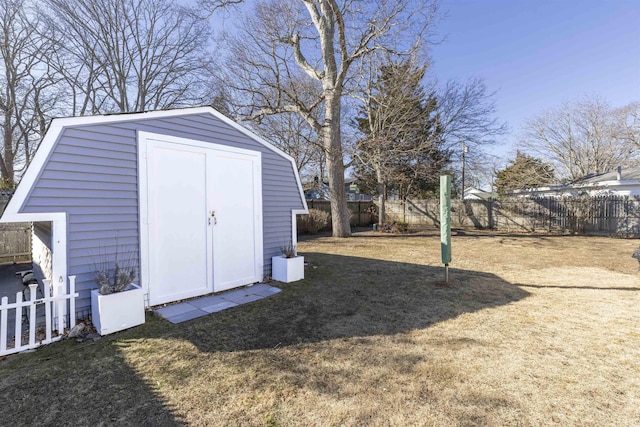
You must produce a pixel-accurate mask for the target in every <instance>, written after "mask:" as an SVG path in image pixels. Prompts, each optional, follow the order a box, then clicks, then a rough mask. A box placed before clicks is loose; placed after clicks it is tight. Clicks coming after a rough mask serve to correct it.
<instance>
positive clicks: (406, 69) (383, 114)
mask: <svg viewBox="0 0 640 427" xmlns="http://www.w3.org/2000/svg"><path fill="white" fill-rule="evenodd" d="M425 70H426V67H424V66H422V67H418V66H415V65H414V62H413V61H411V60H408V61H404V62H398V63H392V62H389V63H387V64H386V65H384V66H382V67H381V68H380V71H379V73H378V75H377V77H376V79H375V81H373V82H372V83H371V85H370V87H369V90H368V93H367V98H366V99H367V103H366V107H365V111H364V113H365V115H364V116H360V117H358V118H356V120H357V123H358V127H359V129H360V131H361V132H362V133H363V134H364V137H363V138H362V139H361V140H360V141H359V142H358V144H357V147H356V152H355V158H356V162H355V165H354V166H355V175H356V177H357V178H358V183H359V185H360V187H361V188H362V189H364V190H368V191H369V192H371V193H373V194H378V195H379V196H380V198H381V205H382V204H383V202H384V199H385V198H386V196H387V194H388V193H389V192H391V191H393V192H394V193H396V194H397V195H398V196H400V197H401V198H404V197H409V196H411V197H420V196H423V195H425V194H428V193H430V192H434V191H436V190H437V187H438V182H439V178H438V176H439V173H440V171H441V170H442V169H443V168H444V167H445V166H446V164H447V163H448V157H449V156H448V154H447V153H446V152H443V151H442V149H441V138H440V132H439V129H438V126H437V120H436V114H435V112H436V107H437V101H436V97H435V95H434V94H433V93H429V94H427V92H426V91H425V89H424V88H423V86H422V85H421V80H422V78H423V77H424V73H425ZM382 220H383V214H382V213H381V221H382Z"/></svg>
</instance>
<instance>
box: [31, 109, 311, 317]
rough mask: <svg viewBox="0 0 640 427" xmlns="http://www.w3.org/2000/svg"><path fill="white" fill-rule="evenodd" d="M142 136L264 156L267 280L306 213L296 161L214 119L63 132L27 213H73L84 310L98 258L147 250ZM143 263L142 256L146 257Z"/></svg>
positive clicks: (71, 260)
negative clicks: (294, 219)
mask: <svg viewBox="0 0 640 427" xmlns="http://www.w3.org/2000/svg"><path fill="white" fill-rule="evenodd" d="M137 131H146V132H153V133H158V134H165V135H171V136H176V137H181V138H190V139H195V140H199V141H206V142H211V143H216V144H222V145H229V146H233V147H238V148H245V149H249V150H255V151H260V152H261V153H262V203H263V234H264V237H263V245H264V248H263V251H264V274H265V275H269V274H270V273H271V257H272V256H274V255H277V254H279V253H280V247H281V246H282V244H283V243H285V242H286V241H287V240H288V239H289V236H290V235H291V226H292V224H291V210H292V209H303V207H304V206H303V202H302V200H301V198H300V192H299V190H298V187H297V183H296V180H295V174H294V171H293V167H292V165H291V162H289V161H288V160H287V159H285V158H283V157H281V156H280V155H278V154H277V153H275V152H273V151H271V150H269V149H268V148H266V147H265V146H263V145H262V144H260V143H258V142H257V141H254V140H253V139H252V138H250V137H248V136H247V135H245V134H243V133H242V132H240V131H238V130H237V129H234V128H233V127H231V126H229V125H227V124H226V123H224V122H222V121H221V120H219V119H217V118H216V117H214V116H212V115H210V114H191V115H185V116H174V117H166V118H155V119H132V120H131V121H122V122H115V123H105V124H94V125H82V126H74V127H68V128H65V129H64V130H63V132H62V133H61V135H60V136H59V138H58V141H57V142H56V144H55V146H54V148H53V150H52V152H51V154H50V156H49V159H48V161H47V162H46V163H45V166H44V167H43V169H42V171H41V173H40V176H39V177H38V179H37V181H36V183H35V185H34V187H33V190H32V191H31V193H30V194H29V196H28V198H27V200H26V202H25V204H24V206H23V209H22V211H23V212H29V213H35V212H66V213H67V218H68V219H67V220H68V224H67V239H68V240H67V257H68V259H67V265H68V274H69V275H76V276H77V289H78V290H79V292H80V297H79V299H78V301H77V307H78V311H83V310H88V309H89V308H90V306H91V300H90V293H89V290H90V289H93V288H95V287H96V286H95V284H94V282H93V272H94V270H95V264H96V263H97V262H98V258H102V257H103V256H104V254H105V253H107V254H109V253H113V252H114V251H115V247H116V240H117V245H118V246H120V247H122V246H128V247H133V248H136V250H138V251H139V239H140V234H139V226H138V224H139V223H138V212H139V211H138V175H137V174H138V154H137V138H136V136H137ZM138 259H139V253H138Z"/></svg>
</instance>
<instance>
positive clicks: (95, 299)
mask: <svg viewBox="0 0 640 427" xmlns="http://www.w3.org/2000/svg"><path fill="white" fill-rule="evenodd" d="M91 317H92V321H93V326H95V327H96V330H97V331H98V333H99V334H100V335H107V334H112V333H114V332H118V331H122V330H123V329H128V328H131V327H133V326H138V325H142V324H143V323H144V293H143V291H142V288H141V287H140V286H138V285H135V284H131V285H129V287H128V288H127V289H126V290H125V291H122V292H116V293H114V294H109V295H102V294H101V293H100V292H99V291H98V290H97V289H94V290H92V291H91Z"/></svg>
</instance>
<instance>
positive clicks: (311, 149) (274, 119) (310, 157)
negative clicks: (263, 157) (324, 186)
mask: <svg viewBox="0 0 640 427" xmlns="http://www.w3.org/2000/svg"><path fill="white" fill-rule="evenodd" d="M256 128H257V132H258V133H259V134H261V135H262V136H264V137H265V138H267V139H268V140H269V141H271V142H273V143H274V144H275V145H276V146H277V147H278V148H280V149H281V150H282V151H284V152H285V153H287V154H289V155H290V156H291V157H293V159H294V160H295V162H296V167H297V168H298V172H299V173H300V174H301V175H305V174H306V175H313V174H314V173H316V172H317V171H311V170H309V169H310V168H311V167H313V166H316V165H317V163H318V161H319V160H320V159H322V157H323V151H324V149H323V147H322V144H321V143H320V142H319V141H318V136H317V135H316V134H315V132H313V130H312V129H310V128H309V125H308V124H307V122H306V121H305V120H304V119H303V118H302V117H300V115H298V114H295V113H283V114H278V115H273V116H268V117H265V118H264V119H263V120H262V121H261V123H260V126H256Z"/></svg>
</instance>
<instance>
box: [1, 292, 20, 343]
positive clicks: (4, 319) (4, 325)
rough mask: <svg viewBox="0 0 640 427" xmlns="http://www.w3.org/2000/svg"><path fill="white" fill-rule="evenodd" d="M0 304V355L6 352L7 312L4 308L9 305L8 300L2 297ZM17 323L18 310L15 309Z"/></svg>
mask: <svg viewBox="0 0 640 427" xmlns="http://www.w3.org/2000/svg"><path fill="white" fill-rule="evenodd" d="M1 301H2V302H0V353H4V352H5V351H6V350H7V311H9V309H8V308H5V306H7V305H9V298H7V297H2V300H1ZM17 322H18V310H17V309H16V323H17Z"/></svg>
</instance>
